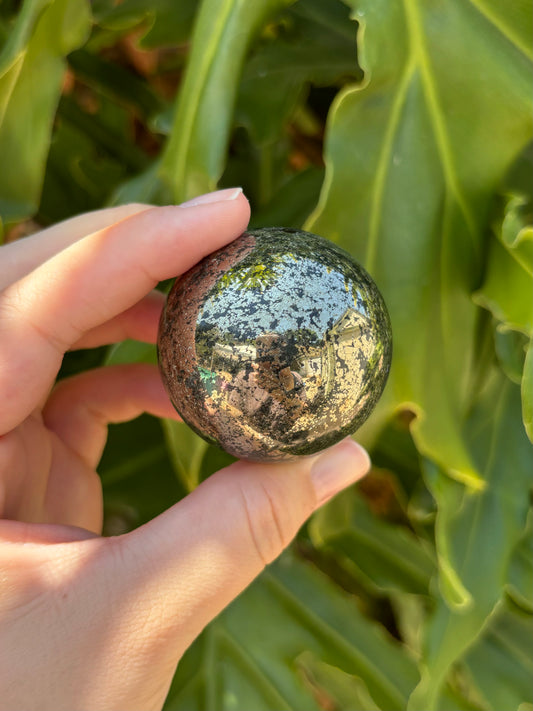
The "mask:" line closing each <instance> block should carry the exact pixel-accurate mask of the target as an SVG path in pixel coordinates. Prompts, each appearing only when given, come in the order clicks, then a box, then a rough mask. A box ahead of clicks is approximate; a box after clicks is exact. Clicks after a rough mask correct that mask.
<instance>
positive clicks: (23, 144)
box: [0, 0, 90, 221]
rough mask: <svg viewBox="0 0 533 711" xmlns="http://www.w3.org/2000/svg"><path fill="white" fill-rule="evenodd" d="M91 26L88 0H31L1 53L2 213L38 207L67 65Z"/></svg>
mask: <svg viewBox="0 0 533 711" xmlns="http://www.w3.org/2000/svg"><path fill="white" fill-rule="evenodd" d="M89 26H90V11H89V3H88V2H87V1H86V0H81V1H77V0H48V2H46V1H44V2H43V1H41V2H34V1H33V0H27V1H26V2H25V3H24V5H23V8H22V10H21V12H20V14H19V16H18V18H17V22H16V24H15V27H14V28H13V31H12V34H11V37H10V40H9V41H8V42H7V43H6V44H5V45H4V48H3V51H2V54H1V55H0V156H1V157H2V170H0V214H1V215H2V216H3V218H4V221H15V220H19V219H21V218H24V217H26V216H28V215H31V214H32V213H33V212H35V210H36V208H37V205H38V202H39V196H40V191H41V186H42V181H43V174H44V169H45V164H46V157H47V154H48V148H49V145H50V136H51V132H52V124H53V118H54V114H55V110H56V106H57V102H58V100H59V95H60V91H61V81H62V78H63V72H64V69H65V62H64V57H65V55H66V54H68V53H69V52H70V51H72V50H73V49H75V48H76V47H79V46H80V45H81V44H82V42H83V41H84V40H85V38H86V36H87V32H88V30H89Z"/></svg>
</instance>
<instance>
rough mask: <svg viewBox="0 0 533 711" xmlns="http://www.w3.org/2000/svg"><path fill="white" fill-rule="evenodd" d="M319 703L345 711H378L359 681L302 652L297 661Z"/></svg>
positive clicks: (377, 707)
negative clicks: (325, 703)
mask: <svg viewBox="0 0 533 711" xmlns="http://www.w3.org/2000/svg"><path fill="white" fill-rule="evenodd" d="M296 664H297V666H298V667H299V668H300V669H301V670H302V672H303V673H304V674H305V677H306V679H307V681H308V682H309V683H310V684H311V685H312V687H313V689H314V690H315V696H317V697H318V698H319V699H320V700H321V701H322V703H324V702H325V701H326V702H327V704H328V706H329V707H331V706H333V708H340V709H344V710H345V711H380V708H379V706H376V704H375V703H374V700H373V699H372V697H371V696H370V694H369V693H368V689H367V688H366V685H365V683H364V682H363V681H362V679H360V678H359V677H356V676H353V675H352V674H346V672H343V671H342V670H341V669H339V668H338V667H334V666H332V665H331V664H326V663H325V662H322V661H320V659H317V658H316V657H315V656H314V655H313V654H312V653H311V652H304V653H303V654H301V655H300V656H299V657H298V658H297V660H296Z"/></svg>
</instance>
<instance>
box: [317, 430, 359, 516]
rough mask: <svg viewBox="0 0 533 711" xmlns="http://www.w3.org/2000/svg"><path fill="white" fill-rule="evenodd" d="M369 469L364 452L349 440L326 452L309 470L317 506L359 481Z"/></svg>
mask: <svg viewBox="0 0 533 711" xmlns="http://www.w3.org/2000/svg"><path fill="white" fill-rule="evenodd" d="M369 469H370V457H369V456H368V454H367V452H366V450H365V449H363V447H361V445H359V444H357V443H356V442H354V441H353V440H352V439H350V438H348V439H345V440H344V441H343V442H340V443H339V444H337V445H335V447H332V448H331V449H328V450H326V451H325V452H324V453H323V454H321V455H320V456H319V457H318V459H317V460H316V461H315V463H314V464H313V466H312V469H311V481H312V483H313V486H314V487H315V493H316V499H317V502H318V506H321V505H322V504H324V503H325V502H326V501H328V500H329V499H331V498H332V497H333V496H335V494H338V493H339V491H342V490H343V489H345V488H346V487H347V486H349V485H350V484H353V483H354V482H355V481H357V480H358V479H361V478H362V477H363V476H364V475H365V474H366V473H367V472H368V470H369Z"/></svg>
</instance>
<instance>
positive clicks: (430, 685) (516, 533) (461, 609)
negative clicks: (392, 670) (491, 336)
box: [409, 372, 533, 711]
mask: <svg viewBox="0 0 533 711" xmlns="http://www.w3.org/2000/svg"><path fill="white" fill-rule="evenodd" d="M465 437H466V438H467V440H468V442H469V445H470V447H471V451H472V452H473V455H474V457H475V461H476V462H477V465H478V467H479V470H480V471H482V472H483V474H484V478H485V480H486V482H487V485H486V487H485V489H484V490H483V491H482V492H472V491H469V490H468V489H466V488H465V487H463V486H462V485H461V484H460V483H458V482H456V481H454V480H453V479H451V478H449V477H444V476H440V475H439V473H438V471H437V469H436V467H435V465H432V464H429V463H428V465H427V472H426V479H427V481H428V484H429V486H430V488H431V490H432V492H433V494H434V496H435V498H436V499H437V500H438V501H439V502H440V509H439V516H438V519H437V528H436V538H437V543H438V550H439V552H440V556H441V558H442V557H443V556H446V559H445V561H441V588H442V589H443V590H444V591H446V588H447V586H448V587H450V588H451V590H448V598H451V597H452V596H453V594H454V591H455V590H456V589H457V587H456V581H455V579H454V576H455V574H456V572H457V574H458V575H459V576H460V579H461V581H462V583H463V584H464V586H465V596H464V598H463V599H462V600H460V601H458V602H461V603H462V605H461V606H460V605H457V606H456V607H454V608H450V607H449V605H448V604H447V602H446V601H445V600H444V598H442V597H440V598H438V599H437V604H436V608H435V611H434V613H433V614H432V616H431V619H430V621H429V623H428V626H427V630H426V640H425V641H426V643H425V652H424V655H423V659H422V666H421V668H422V681H421V683H420V685H419V687H418V688H417V690H416V692H415V693H414V695H413V697H412V699H411V702H410V706H409V708H410V709H412V711H415V709H416V710H417V711H428V710H431V709H433V708H435V703H436V696H437V694H438V691H439V689H440V687H441V685H442V683H443V681H444V679H445V677H446V674H447V672H448V670H449V668H450V666H451V665H452V664H453V662H455V661H456V660H457V659H458V658H459V657H460V656H461V655H462V654H463V653H464V652H465V651H466V650H467V649H468V648H469V647H470V645H472V644H473V643H474V642H475V640H476V638H477V636H478V635H479V633H480V631H481V630H482V629H483V627H484V625H485V624H486V621H487V619H488V618H489V616H490V615H491V613H492V611H493V609H494V607H495V605H496V604H497V603H498V601H499V600H500V598H501V596H502V594H503V590H504V587H505V585H506V583H507V580H508V577H509V572H508V569H509V564H510V561H511V559H512V558H511V557H512V555H513V552H514V550H515V548H516V545H517V543H518V541H519V540H520V539H521V537H522V535H523V531H524V527H525V523H526V517H527V512H528V508H529V502H528V491H529V490H530V488H531V486H532V484H533V451H532V448H531V445H530V443H529V441H528V439H527V437H526V434H525V432H524V429H523V427H522V424H521V414H520V391H519V388H518V387H517V386H516V385H514V384H513V383H511V382H510V381H509V380H508V379H507V378H506V377H505V376H504V375H503V374H501V373H497V372H495V373H493V375H492V377H491V378H490V379H489V382H488V383H487V385H486V387H485V389H484V392H483V393H482V395H481V396H480V399H479V401H478V402H477V403H476V406H475V407H474V409H473V411H472V413H471V415H470V417H469V418H468V420H467V422H466V424H465ZM448 573H449V574H450V575H451V580H449V579H448V577H447V574H448Z"/></svg>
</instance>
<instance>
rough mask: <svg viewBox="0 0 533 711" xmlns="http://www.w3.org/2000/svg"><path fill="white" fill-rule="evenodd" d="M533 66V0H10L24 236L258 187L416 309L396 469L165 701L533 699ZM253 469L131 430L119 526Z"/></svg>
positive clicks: (114, 522)
mask: <svg viewBox="0 0 533 711" xmlns="http://www.w3.org/2000/svg"><path fill="white" fill-rule="evenodd" d="M532 59H533V5H532V4H531V2H530V0H448V1H447V2H445V3H443V2H440V1H438V0H345V1H344V2H341V0H296V1H295V2H294V1H293V2H291V1H290V0H253V2H252V1H251V0H250V1H249V2H244V1H243V0H202V1H201V2H200V0H123V1H122V2H116V1H114V0H93V2H90V3H89V2H87V1H86V0H25V1H24V2H20V1H19V0H2V2H0V217H1V223H3V232H4V238H5V239H8V240H11V239H17V238H20V237H23V236H24V235H25V234H28V233H31V232H32V231H35V230H36V229H37V228H38V227H39V226H42V225H48V224H50V223H53V222H56V221H58V220H61V219H64V218H67V217H69V216H71V215H75V214H78V213H80V212H83V211H86V210H92V209H95V208H99V207H102V206H105V205H112V204H118V203H123V202H129V201H137V200H140V201H143V202H153V203H156V204H160V203H168V202H175V201H181V200H184V199H187V198H190V197H193V196H194V195H197V194H199V193H202V192H205V191H208V190H212V189H215V188H216V187H224V186H231V185H242V186H243V187H244V189H245V192H246V194H247V196H248V197H249V198H250V200H251V203H252V209H253V212H252V215H253V217H252V224H253V225H254V226H263V225H283V226H291V227H301V226H304V227H305V228H307V229H310V230H313V231H315V232H317V233H318V234H321V235H324V236H326V237H329V238H330V239H333V240H334V241H336V242H338V243H339V244H341V245H342V246H343V247H345V248H346V249H348V250H349V251H350V252H351V253H352V254H353V255H354V256H355V257H356V258H357V259H358V260H359V261H361V262H362V263H363V264H364V265H365V266H366V268H367V269H368V270H369V271H370V272H371V273H372V275H373V276H374V278H375V279H376V281H377V282H378V284H379V286H380V288H381V289H382V291H383V293H384V295H385V298H386V301H387V303H388V305H389V309H390V312H391V317H392V323H393V330H394V337H395V354H394V363H393V368H392V372H391V376H390V379H389V383H388V385H387V388H386V391H385V394H384V397H383V398H382V400H381V402H380V404H379V406H378V409H377V411H376V412H375V413H374V414H373V416H372V417H371V419H370V421H369V422H368V423H367V425H365V426H364V428H363V429H362V431H360V432H359V433H358V438H359V439H361V440H362V441H363V442H364V443H365V444H366V445H367V446H368V447H369V448H370V449H371V453H372V457H373V462H374V465H373V469H372V472H371V474H370V475H369V476H368V477H367V478H366V479H365V480H364V481H363V482H362V483H361V484H360V485H359V486H358V487H357V488H355V489H354V490H351V491H348V492H346V493H344V494H342V495H341V496H339V497H337V498H336V499H335V500H334V501H333V502H332V503H331V504H330V505H328V506H327V507H326V508H325V509H324V510H322V511H321V512H320V513H318V514H317V515H315V517H314V518H313V520H312V521H311V522H310V523H309V524H308V525H307V526H306V527H305V528H304V529H303V530H302V531H301V532H300V534H299V536H298V539H297V541H296V542H295V543H294V545H293V546H292V547H291V549H290V550H289V551H288V552H287V553H286V554H285V555H284V556H282V557H281V559H280V560H279V561H277V562H276V563H275V564H273V565H272V566H270V568H269V569H268V570H267V571H265V573H264V574H263V575H262V576H261V577H260V578H259V579H258V580H257V581H256V582H255V583H254V584H253V585H252V586H251V587H250V588H249V589H248V590H247V591H246V592H245V593H244V594H243V595H242V596H241V597H240V598H239V599H238V600H237V601H236V602H235V603H234V604H232V605H231V606H230V607H229V609H228V610H226V611H225V612H224V613H223V614H221V615H220V617H219V618H218V619H217V620H215V621H214V622H213V623H212V624H211V625H210V626H209V627H208V628H207V629H206V630H205V632H204V633H203V634H202V635H201V637H200V638H199V639H198V640H197V641H196V642H195V643H194V644H193V646H192V647H191V649H190V650H189V652H188V653H187V654H186V656H185V658H184V659H183V661H182V663H181V664H180V666H179V668H178V672H177V674H176V677H175V679H174V682H173V685H172V688H171V691H170V694H169V697H168V700H167V708H168V709H173V710H174V709H175V710H176V711H194V710H195V709H196V710H198V711H200V710H204V711H215V709H228V710H229V709H242V710H243V711H244V710H247V711H261V710H265V711H278V710H281V709H293V710H295V711H311V709H322V710H323V711H337V710H338V711H341V710H342V711H367V710H368V711H375V710H378V709H380V710H381V711H394V710H395V709H398V710H400V709H409V710H410V711H431V710H433V709H439V710H440V711H455V710H461V711H463V710H464V711H526V710H527V709H529V710H531V709H533V698H532V687H531V678H532V677H533V658H532V655H531V641H532V638H533V599H532V593H533V556H532V525H533V520H532V514H531V484H532V473H533V467H532V464H533V462H532V449H531V444H530V442H529V441H528V438H529V440H530V439H531V438H533V423H532V420H533V402H532V398H533V355H532V348H531V336H532V330H533V302H532V298H531V297H532V273H533V228H532V219H531V212H532V209H531V197H532V183H533V172H532V170H531V168H532V163H533V159H532V151H531V144H530V142H531V140H532V133H533V130H532V129H533V126H532V124H533V121H532V104H533V95H532V93H531V77H532V72H531V63H532ZM154 358H155V353H154V348H153V346H149V345H144V344H138V343H133V342H126V343H123V344H119V345H117V346H114V347H113V348H111V349H106V348H103V349H102V348H101V349H95V350H91V351H83V352H78V353H70V354H68V355H67V356H66V358H65V362H64V365H63V369H62V372H61V376H64V375H68V374H71V373H75V372H79V371H80V370H83V369H86V368H89V367H93V366H96V365H100V364H102V363H105V362H129V361H134V360H153V359H154ZM229 461H230V457H229V456H228V455H225V454H224V453H222V452H220V451H218V450H215V449H212V448H209V447H208V446H207V445H206V444H205V443H204V442H203V441H201V440H199V439H198V438H197V437H196V436H195V435H194V434H193V433H192V432H191V431H189V430H188V428H187V427H186V426H185V425H182V424H173V423H168V422H159V421H158V420H155V419H153V418H150V417H148V416H143V417H141V418H139V419H137V420H136V421H134V422H132V423H130V424H127V425H121V426H117V427H114V428H111V432H110V439H109V444H108V446H107V448H106V451H105V453H104V457H103V460H102V463H101V469H100V471H101V476H102V479H103V484H104V491H105V510H106V524H105V526H106V532H107V533H108V534H117V533H121V532H124V531H127V530H129V529H131V528H133V527H135V526H137V525H139V524H140V523H142V522H143V521H146V520H147V519H149V518H151V517H153V516H155V515H157V514H158V513H159V512H160V511H162V510H163V509H165V508H167V507H168V506H169V505H171V504H172V503H173V502H175V501H176V500H178V499H179V498H180V497H182V496H184V495H185V494H186V493H187V491H188V490H190V489H191V488H193V487H194V486H195V485H196V484H197V483H198V481H200V480H201V479H203V478H205V477H206V476H208V475H209V474H211V473H212V472H213V471H215V470H217V469H218V468H220V467H221V466H224V465H225V464H227V463H228V462H229Z"/></svg>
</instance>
